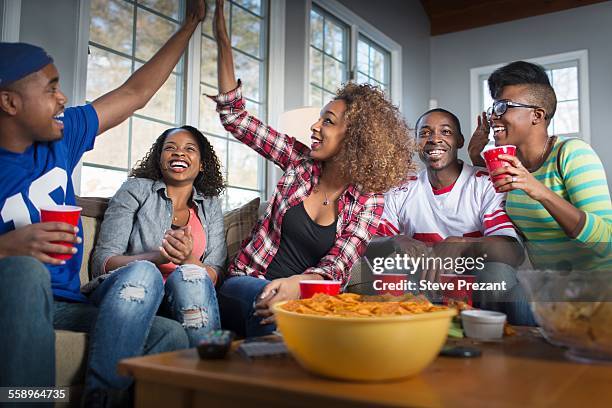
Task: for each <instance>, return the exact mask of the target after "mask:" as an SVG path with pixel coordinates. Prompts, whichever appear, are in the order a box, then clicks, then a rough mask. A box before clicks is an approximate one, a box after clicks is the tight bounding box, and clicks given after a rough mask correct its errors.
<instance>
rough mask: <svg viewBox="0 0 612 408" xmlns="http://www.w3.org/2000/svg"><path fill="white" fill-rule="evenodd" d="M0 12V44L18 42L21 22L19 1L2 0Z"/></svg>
mask: <svg viewBox="0 0 612 408" xmlns="http://www.w3.org/2000/svg"><path fill="white" fill-rule="evenodd" d="M0 12H1V14H0V17H1V18H2V20H1V21H2V30H1V32H0V40H1V41H2V42H18V41H19V27H20V22H21V0H4V3H3V7H2V10H0Z"/></svg>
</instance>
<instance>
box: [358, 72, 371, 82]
mask: <svg viewBox="0 0 612 408" xmlns="http://www.w3.org/2000/svg"><path fill="white" fill-rule="evenodd" d="M369 80H370V78H369V77H368V76H367V75H365V74H362V73H361V72H357V82H359V83H360V84H367V83H368V81H369Z"/></svg>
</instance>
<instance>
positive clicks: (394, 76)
mask: <svg viewBox="0 0 612 408" xmlns="http://www.w3.org/2000/svg"><path fill="white" fill-rule="evenodd" d="M313 3H314V4H316V6H317V7H319V8H321V9H323V10H324V11H326V12H327V13H329V14H331V15H332V16H334V17H335V18H337V19H339V20H340V21H342V22H343V23H345V24H347V25H348V26H349V29H350V34H349V35H350V37H349V41H350V43H349V61H348V65H349V72H356V71H357V42H358V40H359V33H362V34H363V35H364V36H366V37H367V38H369V39H370V40H371V41H373V42H375V43H377V44H378V45H379V46H381V47H383V48H385V49H386V50H387V51H389V52H390V53H391V76H390V80H391V87H390V88H389V89H390V91H391V95H390V96H391V101H392V102H393V103H394V104H395V105H397V106H399V107H400V111H401V110H402V109H401V108H402V104H401V101H402V47H401V46H400V45H399V44H398V43H396V42H395V41H393V40H392V39H391V38H389V37H387V36H386V35H385V34H383V33H382V32H381V31H380V30H378V29H377V28H376V27H374V26H373V25H372V24H370V23H368V22H367V21H366V20H364V19H363V18H361V17H359V16H358V15H357V14H355V13H353V12H352V11H351V10H350V9H348V8H347V7H346V6H344V5H342V4H341V3H340V2H338V1H337V0H308V1H307V2H306V35H305V37H304V40H305V47H304V49H305V51H306V55H305V56H304V57H305V59H304V60H305V61H306V66H307V67H308V69H307V70H306V78H304V100H303V103H304V106H308V105H309V95H310V52H309V51H310V12H311V10H312V5H313Z"/></svg>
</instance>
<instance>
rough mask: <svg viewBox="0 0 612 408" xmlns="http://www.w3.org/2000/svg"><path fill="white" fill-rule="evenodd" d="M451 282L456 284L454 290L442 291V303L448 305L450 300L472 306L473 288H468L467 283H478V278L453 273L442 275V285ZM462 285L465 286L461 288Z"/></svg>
mask: <svg viewBox="0 0 612 408" xmlns="http://www.w3.org/2000/svg"><path fill="white" fill-rule="evenodd" d="M451 282H452V283H453V284H454V286H453V290H450V289H445V290H443V291H442V303H444V304H445V305H446V304H448V301H449V300H450V299H454V300H459V301H462V302H466V303H467V304H468V305H470V306H472V288H471V286H468V287H466V286H467V285H466V283H467V284H470V283H474V282H476V276H475V275H456V274H453V273H451V274H442V275H440V283H443V284H446V283H451ZM461 282H463V283H461ZM460 283H461V285H463V286H462V287H461V288H459V284H460Z"/></svg>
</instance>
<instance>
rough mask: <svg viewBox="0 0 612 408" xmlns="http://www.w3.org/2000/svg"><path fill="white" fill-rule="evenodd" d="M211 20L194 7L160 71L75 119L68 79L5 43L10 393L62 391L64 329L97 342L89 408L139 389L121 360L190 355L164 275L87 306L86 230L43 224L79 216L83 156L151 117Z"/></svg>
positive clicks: (145, 69) (5, 306) (1, 240)
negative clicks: (70, 211) (62, 211)
mask: <svg viewBox="0 0 612 408" xmlns="http://www.w3.org/2000/svg"><path fill="white" fill-rule="evenodd" d="M205 15H206V6H205V2H204V0H194V1H192V2H191V3H190V7H189V11H188V13H187V16H186V19H185V23H184V24H183V26H182V27H181V28H180V29H179V30H178V31H177V32H176V33H175V34H174V35H173V36H172V37H171V38H170V39H169V40H168V42H167V43H166V44H165V45H164V46H163V47H162V48H161V49H160V50H159V51H158V52H157V54H155V56H153V58H151V60H150V61H149V62H147V63H146V64H145V65H143V66H142V67H141V68H140V69H139V70H137V71H136V72H134V74H133V75H132V76H131V77H130V78H129V79H128V80H127V81H126V82H125V83H124V84H123V85H121V86H120V87H119V88H117V89H115V90H113V91H111V92H109V93H108V94H106V95H103V96H101V97H100V98H98V99H96V100H95V101H94V102H93V103H92V104H91V105H85V106H79V107H73V108H65V105H66V104H67V98H66V96H65V95H64V94H63V93H62V92H61V90H60V86H59V74H58V71H57V68H56V67H55V65H54V64H53V60H52V59H51V57H50V56H49V55H47V53H46V52H45V51H44V50H43V49H42V48H39V47H36V46H33V45H29V44H23V43H0V161H1V163H2V166H0V343H1V344H2V347H0V386H53V385H55V347H54V341H55V337H54V329H63V330H72V331H81V332H88V333H89V356H88V369H87V374H86V383H85V395H84V404H85V405H86V406H90V405H91V404H92V403H96V404H99V405H111V403H112V402H113V401H114V400H115V397H116V395H118V394H119V392H118V391H119V390H125V389H126V388H128V387H129V385H130V383H131V380H130V379H129V378H127V377H121V376H119V375H117V373H116V366H117V362H118V361H119V360H120V359H122V358H126V357H131V356H137V355H141V354H143V353H144V354H151V353H157V352H161V351H167V350H173V349H177V348H186V347H187V346H188V341H187V338H186V335H185V331H184V330H183V328H182V327H181V326H180V324H179V323H177V322H176V321H173V320H169V319H164V318H161V317H156V316H155V314H156V311H157V308H158V306H159V303H160V301H161V294H163V283H162V279H161V275H160V274H159V271H158V270H157V268H156V267H155V266H154V265H153V264H150V265H147V264H144V266H143V267H142V268H140V269H134V268H132V270H134V272H133V273H129V274H114V275H117V278H109V279H107V280H105V281H104V282H102V283H101V284H100V286H98V288H97V289H96V291H95V292H94V293H93V294H92V295H91V296H90V299H87V298H85V297H84V296H83V295H82V294H81V293H80V291H79V288H80V280H79V270H80V266H81V261H82V249H83V245H82V232H81V230H82V228H80V226H81V224H80V222H79V228H75V227H73V226H71V225H69V224H65V223H58V222H45V223H40V222H39V221H40V214H39V211H40V208H42V207H44V206H47V205H53V204H69V205H70V204H72V205H73V204H75V195H74V189H73V185H72V182H71V174H72V172H73V170H74V168H75V166H76V165H77V163H78V162H79V160H80V158H81V156H82V155H83V153H84V152H85V151H88V150H91V149H92V148H93V145H94V140H95V137H96V136H97V135H99V134H101V133H103V132H104V131H106V130H108V129H111V128H112V127H114V126H116V125H118V124H119V123H121V122H123V121H124V120H125V119H127V118H128V117H129V116H130V115H132V114H133V113H134V111H136V110H137V109H140V108H142V107H144V106H145V105H146V103H147V102H148V101H149V100H150V99H151V97H153V95H154V94H155V93H156V92H157V90H158V89H159V88H160V87H161V86H162V84H163V83H164V82H165V81H166V79H167V78H168V76H169V75H170V73H171V72H172V69H173V68H174V66H175V65H176V63H177V62H178V60H179V58H180V57H181V54H182V53H183V51H184V49H185V47H186V46H187V44H188V41H189V38H190V37H191V35H192V34H193V32H194V30H195V29H196V27H197V26H198V24H199V23H200V22H201V21H202V20H203V19H204V17H205ZM54 241H68V242H72V243H74V247H67V246H62V245H57V244H54V243H53V242H54ZM49 253H64V254H73V256H72V258H70V259H69V260H67V261H62V260H59V259H56V258H52V257H50V256H49V255H48V254H49ZM92 303H93V304H92Z"/></svg>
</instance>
